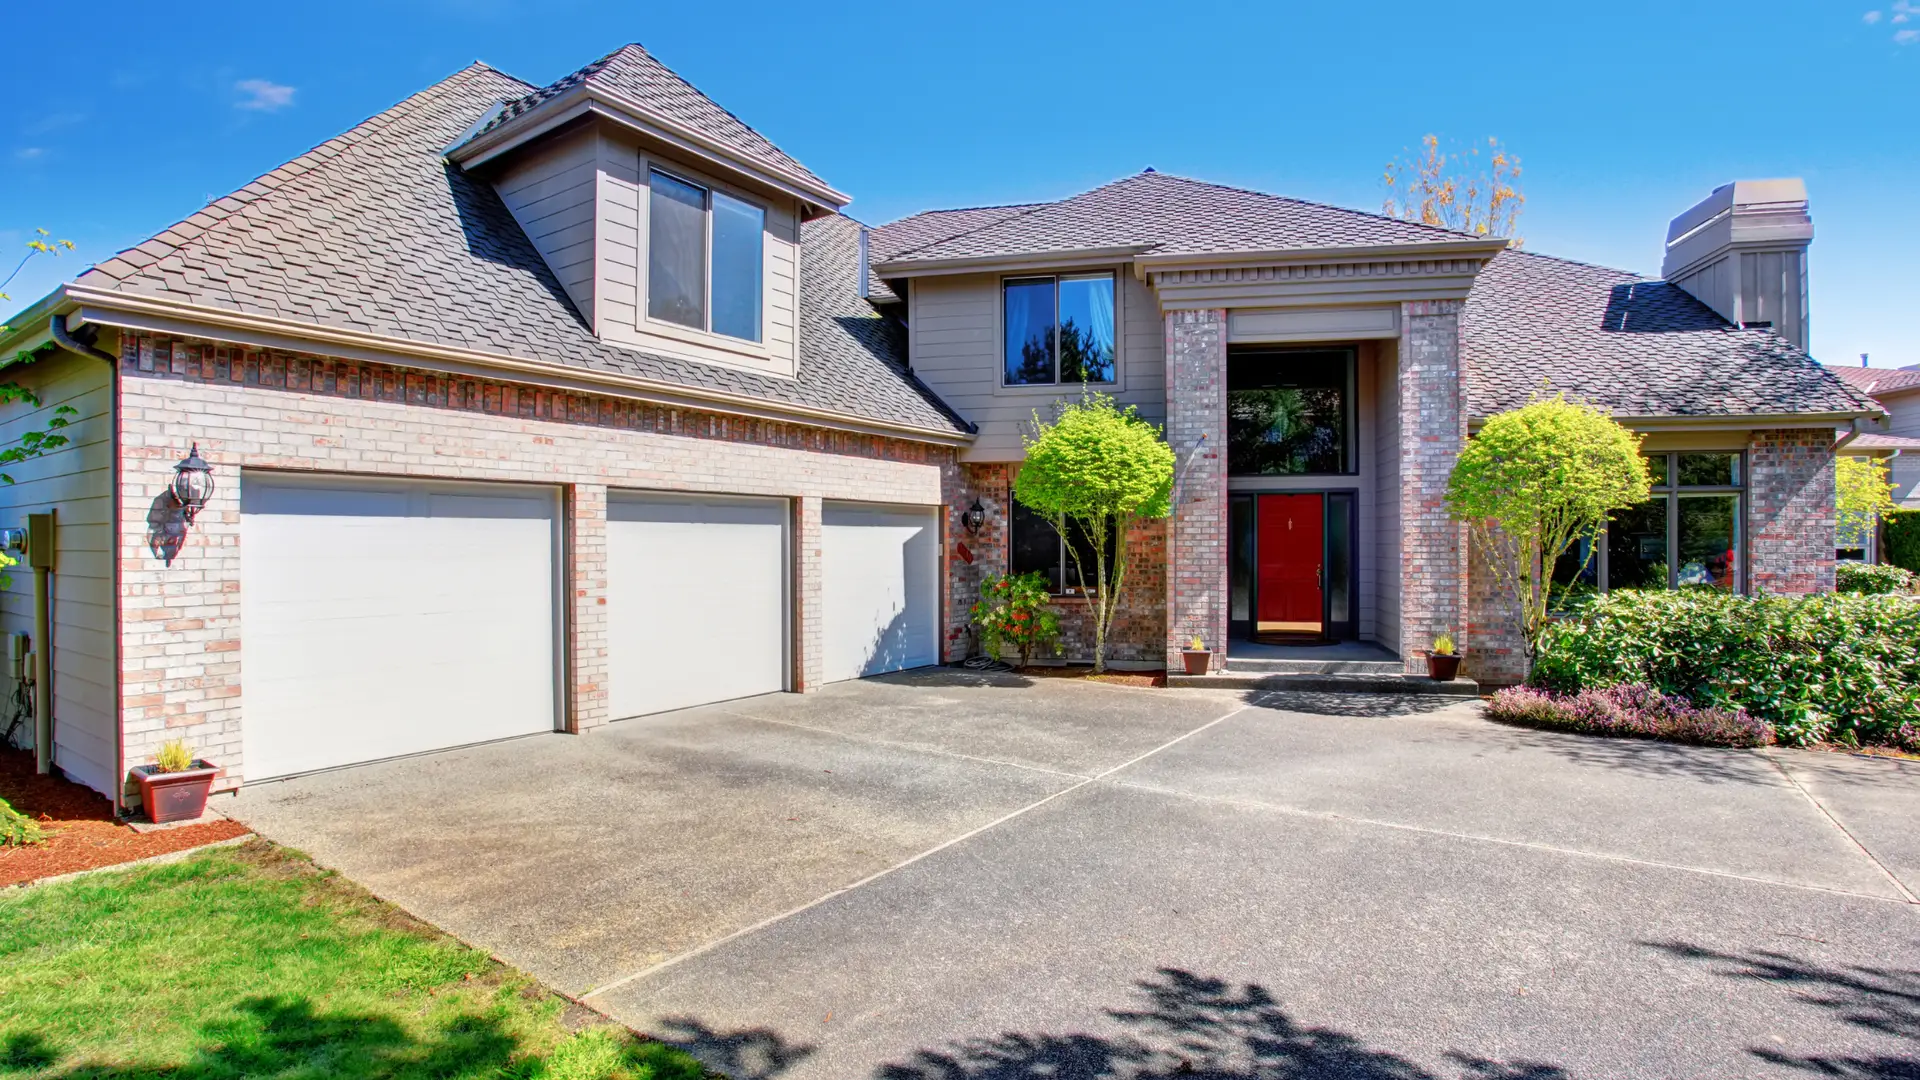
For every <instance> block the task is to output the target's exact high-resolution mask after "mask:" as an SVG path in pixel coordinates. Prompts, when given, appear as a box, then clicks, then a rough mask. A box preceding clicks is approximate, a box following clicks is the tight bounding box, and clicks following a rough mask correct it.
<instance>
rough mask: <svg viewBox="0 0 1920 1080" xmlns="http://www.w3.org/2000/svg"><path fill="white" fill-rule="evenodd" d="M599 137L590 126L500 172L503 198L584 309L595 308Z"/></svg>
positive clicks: (589, 315)
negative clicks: (596, 190) (596, 192)
mask: <svg viewBox="0 0 1920 1080" xmlns="http://www.w3.org/2000/svg"><path fill="white" fill-rule="evenodd" d="M599 143H600V139H599V137H598V136H596V135H595V134H593V133H592V132H582V133H580V134H577V135H572V136H568V137H566V138H562V139H557V140H555V141H554V142H552V143H549V144H547V145H545V146H542V147H541V148H540V149H538V150H537V151H534V152H532V153H530V154H529V155H528V156H527V157H525V158H522V159H521V160H519V161H518V162H516V163H515V164H514V166H513V167H512V168H511V169H508V170H507V171H506V172H504V173H502V174H501V176H500V178H499V179H498V180H497V181H496V182H495V183H494V189H495V190H496V191H498V192H499V193H500V201H501V202H504V203H506V205H507V209H508V210H509V211H511V212H512V213H513V219H514V220H515V221H517V222H519V223H520V228H521V229H522V230H523V231H525V232H526V234H527V238H528V239H530V240H532V241H533V246H534V249H535V250H537V251H539V252H540V256H541V258H543V259H545V260H546V261H547V266H548V267H549V268H551V269H552V270H553V273H554V276H555V277H558V278H559V279H560V284H561V285H562V286H564V287H565V288H566V290H567V295H568V296H569V297H571V298H572V300H573V304H574V306H575V307H576V308H578V309H579V310H580V314H581V315H582V316H584V317H585V318H586V320H587V323H588V325H592V324H593V322H594V318H595V313H594V304H593V302H594V229H595V224H594V208H595V188H596V185H595V179H596V176H597V167H598V150H599Z"/></svg>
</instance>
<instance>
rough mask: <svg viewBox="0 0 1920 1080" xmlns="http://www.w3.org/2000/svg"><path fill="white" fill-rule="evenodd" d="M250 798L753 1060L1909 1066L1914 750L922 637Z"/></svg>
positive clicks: (1132, 1069)
mask: <svg viewBox="0 0 1920 1080" xmlns="http://www.w3.org/2000/svg"><path fill="white" fill-rule="evenodd" d="M222 808H223V809H225V810H227V811H228V812H230V813H232V814H233V815H234V816H237V817H239V818H241V819H242V820H244V821H246V822H248V823H249V824H250V825H252V826H253V827H254V828H256V829H257V830H259V831H261V832H262V833H264V834H266V835H268V836H271V837H274V838H275V839H278V840H281V841H283V842H285V843H288V844H291V845H293V846H295V847H298V848H301V849H303V850H306V851H308V852H309V853H311V854H312V855H313V856H314V857H315V858H317V859H318V860H320V861H321V862H322V863H325V864H327V865H330V866H335V867H338V868H339V869H341V870H342V871H344V872H345V873H347V874H348V875H349V876H351V877H353V878H354V879H356V880H358V881H361V882H362V883H364V884H366V885H368V886H369V887H371V888H372V889H374V890H375V891H376V892H378V893H380V894H381V895H383V896H385V897H387V898H389V899H391V900H394V901H395V902H397V903H399V904H401V905H402V906H404V907H407V908H408V909H409V910H411V911H413V912H415V913H416V914H418V915H420V916H422V917H424V918H426V919H428V920H430V921H432V922H435V923H437V924H439V925H441V926H443V927H445V928H447V929H448V930H450V931H451V932H453V933H455V934H458V935H460V936H461V937H463V938H465V939H467V940H469V941H472V942H474V943H475V944H478V945H481V946H484V947H486V948H489V949H491V950H493V951H495V952H497V953H499V954H500V955H502V956H503V957H505V958H506V959H508V960H509V961H511V962H513V963H515V964H518V965H519V966H521V967H523V968H525V969H527V970H529V971H531V972H533V973H535V974H536V975H539V976H541V977H542V978H545V979H547V980H548V981H550V982H552V983H553V984H554V985H555V986H557V987H559V988H561V989H563V990H565V991H567V992H569V993H572V994H575V995H581V996H585V997H587V998H588V1000H589V1001H590V1003H592V1004H594V1005H595V1006H597V1007H599V1008H602V1009H604V1010H606V1011H608V1012H610V1013H611V1014H613V1015H615V1016H617V1017H619V1018H621V1019H623V1020H625V1021H627V1022H628V1023H630V1024H633V1025H634V1026H635V1027H637V1028H640V1029H641V1030H646V1031H650V1032H653V1033H656V1034H658V1035H660V1036H661V1037H663V1038H668V1039H672V1040H675V1041H679V1042H682V1043H684V1044H686V1045H688V1046H690V1047H691V1048H693V1049H695V1050H696V1051H697V1052H699V1053H701V1054H702V1055H703V1056H704V1057H706V1058H707V1059H708V1060H709V1061H711V1062H713V1063H714V1064H715V1065H717V1066H720V1067H722V1068H724V1069H725V1070H726V1071H728V1072H730V1073H732V1074H733V1075H738V1076H755V1077H760V1076H764V1077H772V1076H790V1077H796V1078H800V1077H869V1076H871V1077H884V1078H888V1080H908V1078H922V1077H924V1078H927V1080H932V1078H935V1077H940V1078H943V1080H944V1078H975V1077H977V1078H987V1077H1032V1076H1059V1077H1133V1078H1146V1077H1163V1076H1164V1077H1173V1076H1194V1075H1197V1076H1212V1077H1234V1078H1237V1077H1247V1078H1251V1077H1294V1076H1302V1077H1304V1076H1323V1075H1325V1076H1354V1077H1392V1078H1396V1080H1406V1078H1420V1077H1562V1076H1565V1077H1575V1076H1577V1077H1603V1076H1629V1075H1631V1076H1752V1075H1769V1074H1774V1075H1783V1076H1793V1075H1806V1074H1808V1073H1809V1072H1811V1073H1814V1074H1816V1075H1818V1074H1825V1075H1839V1076H1875V1077H1884V1076H1909V1075H1920V906H1916V905H1915V904H1914V902H1913V900H1914V892H1915V891H1920V764H1916V763H1912V762H1901V761H1888V760H1875V759H1866V758H1855V757H1838V756H1830V755H1821V754H1812V753H1804V752H1797V751H1776V752H1770V753H1768V752H1757V751H1719V750H1698V749H1688V748H1681V747H1671V746H1665V745H1659V744H1651V743H1628V742H1611V741H1603V740H1593V739H1585V738H1579V737H1572V736H1558V735H1549V734H1543V733H1537V732H1529V731H1521V730H1516V729H1510V728H1504V727H1500V726H1497V725H1493V724H1489V723H1487V722H1486V721H1484V720H1482V719H1480V718H1479V716H1478V712H1477V706H1475V705H1461V704H1449V703H1448V702H1447V701H1446V700H1445V699H1432V700H1411V701H1399V700H1391V699H1389V700H1386V701H1384V702H1383V701H1382V700H1381V699H1377V698H1373V699H1366V698H1358V697H1337V696H1326V697H1320V696H1311V695H1292V696H1286V697H1284V698H1283V697H1282V696H1278V695H1273V696H1269V697H1267V698H1264V699H1259V700H1255V701H1251V702H1249V701H1243V700H1241V699H1239V698H1238V697H1235V696H1232V695H1228V694H1224V693H1221V694H1215V693H1205V692H1192V693H1190V692H1178V693H1168V692H1164V691H1150V690H1133V689H1126V688H1120V687H1111V686H1104V685H1099V684H1086V683H1077V682H1068V681H1064V680H1044V679H1043V680H1035V681H1033V682H1032V683H1031V684H1029V683H1028V681H1027V680H1023V679H1019V678H1016V677H1010V676H988V677H983V676H974V675H966V674H959V673H953V672H941V671H936V672H924V673H914V674H909V675H905V676H900V677H895V678H890V679H883V680H869V681H866V682H862V683H855V684H842V685H839V686H835V687H830V688H828V689H827V690H825V691H823V692H821V693H819V694H815V695H809V696H806V697H796V696H787V695H781V696H775V697H767V698H756V699H750V700H747V701H741V702H735V703H731V704H728V705H722V706H714V707H709V708H705V709H698V710H690V711H687V712H682V713H676V714H671V715H668V716H662V717H653V718H648V719H644V720H635V721H627V722H624V723H619V724H615V725H612V726H610V727H609V728H606V729H603V730H601V731H598V732H595V733H593V734H590V735H588V736H585V737H580V738H571V737H566V736H557V735H556V736H541V737H536V738H532V739H525V740H517V741H513V742H507V743H499V744H494V745H491V746H483V747H475V748H470V749H467V750H461V751H453V752H449V753H445V754H439V755H433V756H429V757H423V758H416V759H411V760H407V761H397V762H390V763H386V764H382V765H374V766H367V767H364V768H359V769H352V770H344V771H340V772H336V773H331V774H323V775H318V776H313V777H307V778H302V779H298V780H292V781H286V782H282V783H278V784H268V785H260V786H258V787H255V788H251V789H249V790H248V791H246V792H245V793H243V794H242V795H241V796H240V797H238V798H237V799H233V800H229V801H228V802H227V803H226V804H225V805H224V806H223V807H222Z"/></svg>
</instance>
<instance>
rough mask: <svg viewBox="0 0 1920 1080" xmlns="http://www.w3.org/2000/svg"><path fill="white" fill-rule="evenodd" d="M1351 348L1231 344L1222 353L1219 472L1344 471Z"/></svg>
mask: <svg viewBox="0 0 1920 1080" xmlns="http://www.w3.org/2000/svg"><path fill="white" fill-rule="evenodd" d="M1357 359H1358V354H1357V353H1355V351H1354V350H1352V349H1285V348H1276V347H1243V348H1235V349H1234V350H1232V351H1231V352H1230V353H1229V354H1228V355H1227V472H1228V473H1229V474H1230V475H1233V476H1298V475H1302V474H1315V473H1351V472H1353V471H1354V464H1353V437H1354V398H1355V397H1356V394H1355V392H1354V379H1355V371H1356V368H1357Z"/></svg>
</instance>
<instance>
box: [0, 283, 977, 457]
mask: <svg viewBox="0 0 1920 1080" xmlns="http://www.w3.org/2000/svg"><path fill="white" fill-rule="evenodd" d="M56 295H57V296H58V298H59V302H58V303H57V304H47V307H48V309H49V310H50V311H51V310H54V309H56V308H57V309H59V310H61V311H62V313H67V312H74V311H76V309H77V312H78V315H79V318H78V320H77V322H78V323H79V324H80V325H85V324H90V323H101V324H104V325H108V326H117V327H120V328H123V329H128V330H143V331H151V332H155V333H166V334H179V335H182V336H187V337H199V338H207V339H210V340H214V341H222V342H228V343H232V344H240V345H252V346H255V347H258V348H270V349H286V350H289V351H294V352H308V353H320V354H322V355H329V356H339V357H342V358H345V359H354V360H364V361H367V362H370V363H382V364H401V365H406V366H411V367H419V368H424V369H427V370H433V371H441V372H446V373H449V374H456V375H470V376H478V377H486V378H497V377H502V376H507V377H511V378H514V379H517V380H520V381H527V382H535V383H539V384H541V385H545V386H550V387H555V388H559V389H567V390H575V391H579V392H583V393H606V394H614V395H617V396H621V397H628V398H633V399H636V400H640V401H646V402H649V403H652V404H660V405H666V406H669V407H674V408H692V409H700V410H703V411H707V412H718V413H725V414H728V415H735V416H744V417H750V418H753V419H759V420H778V421H782V422H785V423H794V424H803V425H806V426H808V427H823V428H829V429H833V430H839V431H851V432H854V433H856V434H861V435H877V436H880V437H883V438H892V439H905V440H908V441H912V442H925V443H933V444H936V445H940V446H966V445H968V444H970V443H971V442H972V441H973V437H972V436H971V435H970V434H967V433H964V432H959V431H953V430H944V431H943V430H939V429H934V428H923V427H917V426H915V425H912V424H901V423H895V422H891V421H886V420H875V419H871V418H868V417H862V416H854V415H850V414H847V413H839V412H832V411H829V410H826V409H818V408H814V407H811V406H806V405H792V404H787V403H785V402H778V401H770V400H767V399H765V398H756V397H749V396H747V395H743V394H731V393H727V392H725V391H719V390H709V389H706V388H703V387H694V386H683V385H680V384H678V383H670V382H666V381H663V380H659V379H650V378H646V377H644V376H639V375H626V374H621V373H618V372H610V371H600V370H597V369H594V368H585V367H575V366H572V365H568V364H558V363H553V362H551V361H545V360H529V359H526V358H524V357H518V356H512V355H509V354H506V353H495V352H486V351H483V350H479V349H469V348H464V347H461V346H453V345H437V344H433V343H429V342H423V341H413V340H410V339H407V338H395V337H387V336H384V335H380V334H372V333H367V332H365V331H360V330H349V329H345V328H342V327H334V326H323V325H320V324H318V323H304V322H298V321H296V320H292V319H282V318H277V317H274V316H266V315H252V314H248V313H245V312H240V311H234V310H232V309H230V308H216V307H205V306H201V305H197V304H186V303H181V302H179V301H176V300H163V299H160V298H157V297H150V296H138V295H134V294H130V293H121V292H114V291H111V290H95V289H89V288H86V287H85V286H81V285H75V284H69V285H65V286H62V287H61V288H60V290H58V291H57V293H56ZM48 299H49V300H53V299H54V297H49V298H48ZM42 303H43V304H46V303H47V302H46V301H43V302H42ZM38 306H39V305H36V307H38ZM0 344H4V342H0Z"/></svg>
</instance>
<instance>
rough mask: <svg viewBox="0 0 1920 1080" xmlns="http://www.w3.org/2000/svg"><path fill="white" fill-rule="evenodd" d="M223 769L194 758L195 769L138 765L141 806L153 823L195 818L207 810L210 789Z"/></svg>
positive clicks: (134, 769)
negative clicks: (175, 770) (215, 775)
mask: <svg viewBox="0 0 1920 1080" xmlns="http://www.w3.org/2000/svg"><path fill="white" fill-rule="evenodd" d="M219 771H220V770H219V769H217V768H215V767H214V766H213V765H211V764H209V763H207V762H205V761H200V760H197V759H196V760H195V761H194V763H193V768H191V769H183V770H181V771H180V772H161V771H160V770H159V769H157V768H155V767H154V766H152V765H135V766H134V767H133V779H134V782H135V783H137V784H139V785H140V805H141V807H142V808H143V809H145V810H146V812H147V820H148V821H151V822H153V823H154V824H156V825H158V824H164V823H166V822H169V821H192V820H193V819H194V818H197V817H199V816H200V815H201V814H204V813H206V812H207V790H208V789H209V788H211V787H213V776H214V774H215V773H217V772H219Z"/></svg>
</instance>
